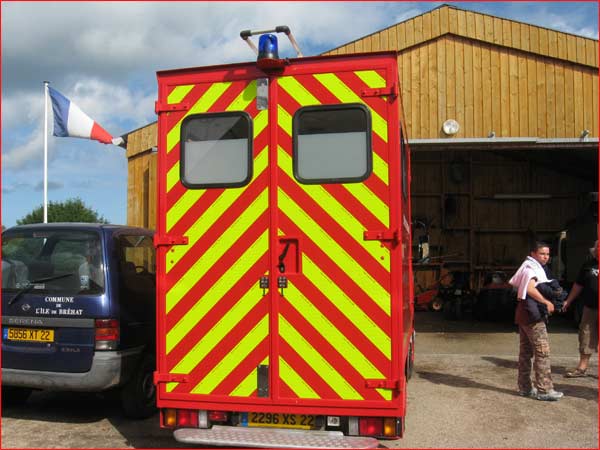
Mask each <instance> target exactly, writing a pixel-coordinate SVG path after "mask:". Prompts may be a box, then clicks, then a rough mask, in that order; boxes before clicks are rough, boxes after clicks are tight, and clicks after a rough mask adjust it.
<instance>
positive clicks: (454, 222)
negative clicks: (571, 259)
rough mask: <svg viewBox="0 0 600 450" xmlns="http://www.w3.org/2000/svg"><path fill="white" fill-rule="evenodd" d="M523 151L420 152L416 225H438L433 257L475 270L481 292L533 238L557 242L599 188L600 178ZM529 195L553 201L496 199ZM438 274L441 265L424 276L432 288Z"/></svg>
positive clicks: (415, 160) (415, 165)
mask: <svg viewBox="0 0 600 450" xmlns="http://www.w3.org/2000/svg"><path fill="white" fill-rule="evenodd" d="M516 152H519V151H518V150H507V151H504V152H502V151H500V152H493V151H470V150H451V149H445V150H441V151H422V152H418V151H417V152H413V153H412V185H411V187H412V208H413V211H412V215H413V219H415V220H419V221H421V222H425V223H427V224H430V230H429V231H430V246H431V250H432V255H435V256H442V258H441V259H436V260H435V261H436V262H437V263H439V262H441V261H443V262H445V263H447V262H450V263H451V265H452V266H453V267H454V268H460V270H466V271H470V272H471V273H472V275H473V283H474V287H480V286H481V283H482V281H483V277H484V276H485V274H486V273H487V272H489V271H490V270H492V269H495V270H505V271H507V272H514V270H515V269H516V268H517V266H518V265H519V264H520V262H521V261H522V259H523V258H524V256H526V254H527V248H528V245H529V243H530V239H531V238H532V236H536V237H538V238H541V239H546V240H548V241H549V242H553V241H554V240H555V239H556V237H557V236H558V233H559V232H560V231H562V230H564V228H565V224H566V223H567V222H568V221H569V220H572V219H575V218H576V217H578V216H579V215H580V214H581V213H582V212H583V211H584V210H585V209H586V208H587V207H588V206H589V197H588V193H589V192H593V191H596V190H597V186H596V185H595V184H594V182H593V181H592V180H582V179H581V178H579V177H577V176H573V175H566V174H564V172H561V171H560V168H557V167H552V166H551V165H550V166H548V167H544V166H541V165H540V164H539V163H535V162H532V161H528V160H527V159H526V158H523V159H520V158H514V155H515V153H516ZM523 152H524V151H523ZM558 181H560V182H558ZM522 193H541V194H546V195H548V196H550V197H551V198H549V199H505V200H499V199H497V198H494V196H495V195H496V194H522ZM438 271H439V269H438V268H437V267H436V266H435V265H434V266H432V267H430V268H429V273H428V272H427V270H422V271H421V272H420V273H419V274H418V275H417V276H418V277H420V278H421V283H420V284H421V285H423V286H424V285H425V284H427V283H431V280H432V279H433V278H435V277H433V278H432V272H433V273H436V272H438Z"/></svg>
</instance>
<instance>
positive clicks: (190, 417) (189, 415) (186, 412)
mask: <svg viewBox="0 0 600 450" xmlns="http://www.w3.org/2000/svg"><path fill="white" fill-rule="evenodd" d="M177 428H198V411H197V410H193V409H178V410H177Z"/></svg>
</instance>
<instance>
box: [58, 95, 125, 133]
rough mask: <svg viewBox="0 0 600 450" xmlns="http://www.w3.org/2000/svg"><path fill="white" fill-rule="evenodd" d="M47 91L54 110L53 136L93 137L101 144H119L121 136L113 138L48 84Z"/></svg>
mask: <svg viewBox="0 0 600 450" xmlns="http://www.w3.org/2000/svg"><path fill="white" fill-rule="evenodd" d="M48 93H49V94H50V98H51V99H52V110H53V111H54V133H53V135H54V136H58V137H78V138H83V139H94V140H96V141H100V142H102V143H103V144H114V145H119V144H120V143H122V142H123V138H121V137H117V138H114V139H113V137H112V136H111V135H110V134H109V133H108V132H107V131H106V130H105V129H104V128H102V127H101V126H100V125H98V124H97V123H96V122H95V121H94V120H92V119H91V118H90V117H89V116H88V115H87V114H86V113H84V112H83V111H82V110H81V109H80V108H79V106H77V105H76V104H75V103H73V102H72V101H71V100H69V99H68V98H67V97H65V96H64V95H62V94H61V93H60V92H58V91H57V90H56V89H53V88H51V87H50V86H48Z"/></svg>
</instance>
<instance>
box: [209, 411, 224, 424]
mask: <svg viewBox="0 0 600 450" xmlns="http://www.w3.org/2000/svg"><path fill="white" fill-rule="evenodd" d="M208 419H209V420H210V421H211V422H227V413H226V412H225V411H209V412H208Z"/></svg>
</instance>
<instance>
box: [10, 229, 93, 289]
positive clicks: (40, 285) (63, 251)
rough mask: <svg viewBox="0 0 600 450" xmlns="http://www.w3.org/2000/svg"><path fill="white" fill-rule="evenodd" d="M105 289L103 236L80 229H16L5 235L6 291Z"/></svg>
mask: <svg viewBox="0 0 600 450" xmlns="http://www.w3.org/2000/svg"><path fill="white" fill-rule="evenodd" d="M19 291H27V292H32V293H40V294H42V293H43V294H49V293H51V294H64V295H73V294H99V293H102V292H104V258H103V255H102V246H101V245H100V236H99V234H98V233H95V232H88V231H77V230H51V231H46V230H15V231H10V230H8V231H5V232H4V233H3V234H2V292H16V293H18V292H19Z"/></svg>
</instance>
